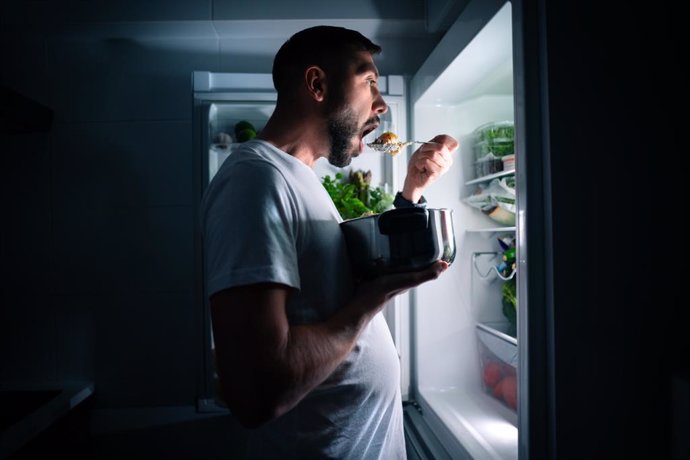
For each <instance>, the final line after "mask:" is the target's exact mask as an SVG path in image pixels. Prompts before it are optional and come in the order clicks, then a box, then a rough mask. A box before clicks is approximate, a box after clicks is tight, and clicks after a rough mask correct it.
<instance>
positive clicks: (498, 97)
mask: <svg viewBox="0 0 690 460" xmlns="http://www.w3.org/2000/svg"><path fill="white" fill-rule="evenodd" d="M511 24H512V17H511V7H510V4H509V3H508V4H506V5H505V6H504V7H503V8H501V10H500V11H499V12H498V13H497V14H496V15H495V16H494V17H493V19H492V20H491V21H489V22H488V23H487V25H486V26H485V27H484V28H483V29H482V30H481V31H480V32H479V34H477V35H476V36H475V37H474V38H473V39H472V40H471V41H470V43H469V44H468V45H467V46H466V47H465V48H464V49H462V50H456V53H457V54H456V55H455V56H454V57H453V58H452V60H450V64H449V65H448V66H447V67H446V68H445V70H444V71H443V72H441V73H440V74H439V75H438V76H437V78H435V79H434V81H433V83H430V84H429V85H428V88H427V89H426V90H425V91H424V92H423V93H422V94H421V96H420V97H418V98H417V99H416V100H414V101H412V111H413V114H412V118H413V125H412V131H413V135H414V137H415V138H422V139H424V138H429V137H432V136H433V135H435V134H438V133H447V134H450V135H452V136H454V137H456V138H457V139H458V140H459V141H460V148H459V150H458V151H457V152H455V154H454V155H455V156H454V163H453V166H452V167H451V170H450V171H449V172H448V173H447V174H446V175H444V176H442V177H441V178H440V179H439V180H438V181H437V182H436V183H435V184H433V185H432V186H430V187H429V188H428V189H427V190H426V191H425V196H426V197H427V200H428V201H429V203H430V204H431V206H433V207H448V208H451V209H452V210H453V221H454V230H455V238H456V243H457V248H458V249H457V250H458V252H457V255H456V258H455V261H454V263H453V264H452V265H451V267H450V268H449V269H448V271H446V272H445V273H444V274H443V275H442V276H441V277H440V278H439V279H438V280H435V281H434V282H433V283H427V284H424V285H422V286H420V287H418V288H417V289H415V291H414V296H413V299H414V302H413V305H412V308H413V322H412V324H411V326H410V328H411V329H412V332H411V333H412V335H413V346H414V350H413V352H414V354H415V356H416V359H415V366H416V367H415V375H414V379H415V381H416V389H415V390H416V397H417V399H418V400H419V401H418V402H419V403H420V405H421V406H422V408H423V409H425V410H431V411H432V412H433V413H434V415H435V417H437V419H438V420H440V423H442V424H443V425H444V426H445V427H446V428H447V429H448V430H450V432H451V433H452V435H453V436H454V437H455V438H456V439H457V441H458V442H459V443H460V444H461V445H462V446H463V448H464V449H466V450H467V452H468V453H469V454H470V455H471V456H472V457H474V458H495V459H509V458H517V441H518V433H517V414H516V412H515V411H513V410H511V409H510V408H509V407H507V406H506V405H504V404H502V403H501V402H500V401H498V400H497V399H495V398H493V397H491V396H490V395H488V394H487V392H486V391H485V390H484V388H483V386H482V375H481V366H480V360H479V353H480V350H479V345H478V339H477V324H478V323H480V322H500V321H502V320H504V317H503V314H502V311H501V301H500V299H501V291H500V282H496V278H495V277H491V276H489V277H487V279H482V278H481V277H479V276H477V274H478V270H477V269H476V268H475V267H474V263H473V254H476V253H482V252H496V251H497V250H499V249H500V246H499V245H498V243H497V241H496V238H497V237H498V236H500V235H502V234H504V233H507V234H511V232H512V234H513V235H514V229H512V230H511V229H510V228H508V229H506V228H502V227H501V225H499V224H497V223H496V222H494V221H492V220H491V219H489V218H488V217H487V216H485V215H484V214H482V213H481V211H479V210H477V209H475V208H472V207H470V206H469V205H467V204H465V203H464V202H463V201H462V200H463V198H465V197H467V196H468V195H469V194H471V193H472V190H473V189H474V187H476V185H474V184H467V181H469V180H471V179H473V178H474V169H473V163H474V152H473V149H472V147H473V142H474V139H473V131H474V130H475V129H476V128H477V127H479V126H481V125H483V124H485V123H488V122H495V121H505V120H507V121H513V120H514V100H513V94H512V27H511ZM481 263H482V264H483V267H481V270H482V271H484V270H486V269H488V268H491V261H482V262H481Z"/></svg>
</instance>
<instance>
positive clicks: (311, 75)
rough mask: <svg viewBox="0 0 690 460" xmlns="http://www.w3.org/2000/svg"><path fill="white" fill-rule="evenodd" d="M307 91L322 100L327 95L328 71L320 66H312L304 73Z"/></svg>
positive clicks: (316, 99) (317, 99)
mask: <svg viewBox="0 0 690 460" xmlns="http://www.w3.org/2000/svg"><path fill="white" fill-rule="evenodd" d="M304 78H305V84H306V85H307V91H308V92H309V94H310V95H311V97H312V98H313V99H314V100H315V101H318V102H322V101H323V100H324V98H325V95H326V73H325V72H324V71H323V69H321V67H318V66H311V67H309V68H308V69H307V71H306V72H305V74H304Z"/></svg>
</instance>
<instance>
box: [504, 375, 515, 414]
mask: <svg viewBox="0 0 690 460" xmlns="http://www.w3.org/2000/svg"><path fill="white" fill-rule="evenodd" d="M501 382H502V385H501V391H502V393H503V400H504V401H505V402H506V404H508V407H510V408H512V409H514V410H516V409H517V378H516V377H515V376H514V375H510V376H508V377H506V378H504V379H503V380H502V381H501Z"/></svg>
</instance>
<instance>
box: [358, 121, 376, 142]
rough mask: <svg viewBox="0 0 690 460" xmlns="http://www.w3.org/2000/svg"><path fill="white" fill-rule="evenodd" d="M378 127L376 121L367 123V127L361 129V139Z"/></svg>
mask: <svg viewBox="0 0 690 460" xmlns="http://www.w3.org/2000/svg"><path fill="white" fill-rule="evenodd" d="M378 127H379V124H378V123H374V124H372V125H369V126H368V127H367V128H365V129H364V131H362V139H364V138H365V137H367V136H368V135H369V134H371V133H372V132H373V131H374V130H375V129H376V128H378Z"/></svg>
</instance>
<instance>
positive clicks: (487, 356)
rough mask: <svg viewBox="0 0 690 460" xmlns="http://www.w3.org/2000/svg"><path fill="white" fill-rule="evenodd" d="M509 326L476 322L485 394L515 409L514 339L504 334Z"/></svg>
mask: <svg viewBox="0 0 690 460" xmlns="http://www.w3.org/2000/svg"><path fill="white" fill-rule="evenodd" d="M509 327H510V325H509V324H507V323H506V324H503V323H486V324H485V323H478V324H477V341H478V347H477V350H478V352H479V364H480V368H481V377H482V387H483V388H484V391H485V392H487V393H488V394H490V395H491V396H493V397H494V398H496V399H497V400H499V401H501V402H502V403H503V404H505V405H507V406H508V407H509V408H511V409H512V410H517V365H518V349H517V339H515V338H514V337H511V336H510V335H508V333H507V332H506V331H507V330H508V329H509Z"/></svg>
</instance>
